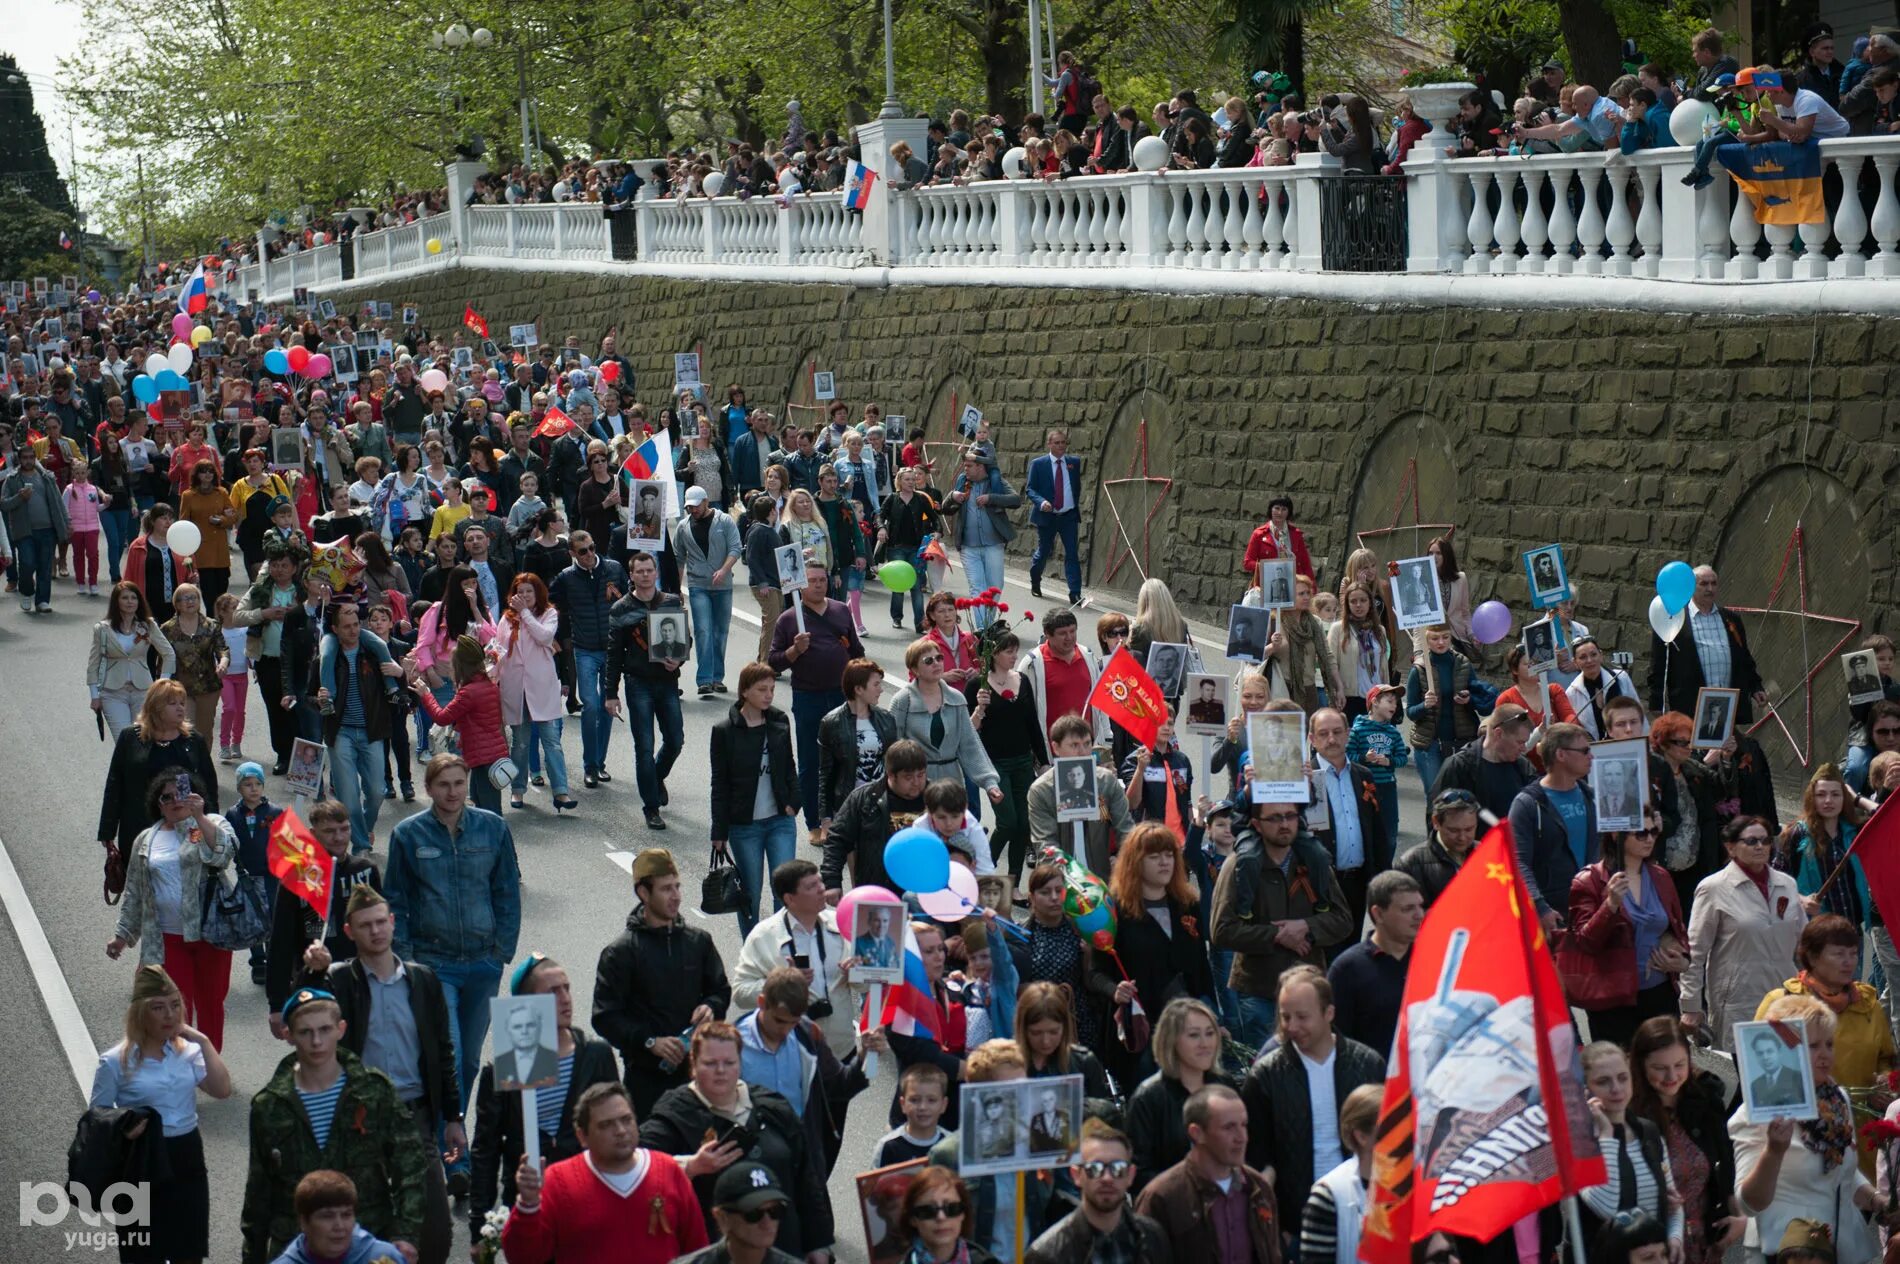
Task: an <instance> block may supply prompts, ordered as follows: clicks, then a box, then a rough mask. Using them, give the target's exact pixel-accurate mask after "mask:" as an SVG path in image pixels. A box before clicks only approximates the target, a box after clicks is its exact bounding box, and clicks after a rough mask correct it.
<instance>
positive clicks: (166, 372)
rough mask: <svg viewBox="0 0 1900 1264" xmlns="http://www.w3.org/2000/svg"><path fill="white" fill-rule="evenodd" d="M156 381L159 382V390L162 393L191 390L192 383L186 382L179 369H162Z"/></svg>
mask: <svg viewBox="0 0 1900 1264" xmlns="http://www.w3.org/2000/svg"><path fill="white" fill-rule="evenodd" d="M156 381H157V382H158V389H159V390H161V391H188V390H190V389H191V383H190V382H188V381H186V380H185V375H184V374H182V373H180V372H179V371H178V370H177V369H161V370H160V371H159V374H158V377H157V379H156Z"/></svg>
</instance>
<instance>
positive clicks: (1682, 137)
mask: <svg viewBox="0 0 1900 1264" xmlns="http://www.w3.org/2000/svg"><path fill="white" fill-rule="evenodd" d="M1649 108H1650V109H1652V110H1653V109H1655V108H1656V107H1655V106H1653V105H1652V106H1650V107H1649ZM1715 116H1716V110H1715V107H1714V106H1713V105H1711V104H1709V103H1708V102H1707V101H1697V100H1695V99H1694V98H1693V97H1690V98H1684V99H1683V100H1681V101H1678V102H1677V103H1676V108H1675V109H1673V110H1671V111H1669V134H1670V135H1671V136H1672V137H1674V138H1675V141H1676V144H1678V145H1693V144H1695V143H1696V142H1697V141H1699V140H1701V139H1702V132H1703V129H1704V127H1706V126H1707V124H1708V123H1709V121H1710V120H1712V119H1714V118H1715Z"/></svg>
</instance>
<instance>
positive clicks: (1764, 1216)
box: [1728, 995, 1880, 1264]
mask: <svg viewBox="0 0 1900 1264" xmlns="http://www.w3.org/2000/svg"><path fill="white" fill-rule="evenodd" d="M1763 1017H1764V1018H1768V1019H1801V1020H1803V1021H1804V1022H1805V1023H1806V1025H1807V1042H1808V1063H1809V1065H1810V1066H1811V1067H1812V1068H1813V1070H1814V1093H1815V1105H1816V1106H1817V1108H1818V1110H1819V1117H1818V1118H1816V1119H1812V1120H1805V1121H1802V1122H1799V1123H1797V1122H1795V1121H1794V1120H1791V1119H1777V1120H1774V1121H1773V1122H1761V1123H1757V1122H1754V1121H1753V1120H1752V1119H1750V1117H1749V1112H1748V1107H1747V1106H1746V1105H1744V1106H1743V1107H1742V1108H1741V1109H1740V1110H1738V1111H1736V1112H1735V1114H1734V1115H1733V1116H1732V1117H1731V1118H1730V1119H1729V1129H1728V1130H1729V1135H1730V1136H1731V1137H1733V1138H1734V1140H1735V1195H1736V1198H1737V1199H1738V1200H1739V1201H1740V1203H1741V1206H1742V1210H1743V1211H1744V1212H1747V1213H1748V1214H1750V1215H1752V1216H1754V1217H1755V1234H1756V1236H1755V1239H1754V1241H1755V1242H1756V1243H1757V1244H1758V1250H1759V1251H1760V1254H1757V1255H1752V1256H1751V1257H1750V1258H1751V1259H1761V1258H1762V1257H1763V1256H1772V1255H1773V1254H1774V1253H1775V1252H1776V1251H1777V1250H1778V1249H1779V1247H1780V1245H1781V1240H1782V1235H1783V1234H1785V1233H1786V1232H1787V1230H1788V1223H1789V1221H1792V1220H1811V1221H1814V1222H1815V1223H1817V1224H1822V1225H1826V1226H1827V1228H1828V1229H1829V1231H1830V1232H1832V1234H1833V1235H1834V1245H1835V1251H1836V1257H1835V1258H1837V1259H1839V1260H1841V1261H1843V1264H1845V1261H1848V1260H1866V1261H1873V1260H1877V1259H1879V1258H1880V1240H1879V1237H1878V1235H1877V1234H1876V1233H1875V1232H1874V1230H1873V1228H1872V1227H1871V1226H1870V1225H1869V1224H1868V1223H1867V1220H1866V1218H1865V1217H1864V1216H1862V1215H1861V1213H1862V1212H1863V1211H1871V1210H1873V1209H1874V1208H1875V1207H1876V1206H1878V1204H1879V1202H1880V1198H1879V1196H1878V1194H1877V1193H1876V1192H1875V1190H1874V1187H1873V1185H1872V1183H1870V1182H1869V1181H1868V1179H1867V1178H1866V1176H1864V1175H1862V1173H1861V1170H1860V1164H1859V1163H1858V1162H1857V1161H1856V1159H1855V1150H1854V1134H1855V1123H1854V1107H1853V1103H1852V1102H1851V1101H1850V1100H1849V1099H1848V1096H1847V1090H1845V1089H1843V1088H1842V1087H1841V1086H1840V1085H1838V1084H1836V1083H1834V1030H1835V1018H1834V1012H1833V1011H1832V1010H1830V1009H1829V1008H1828V1007H1827V1006H1826V1005H1824V1004H1822V1003H1821V1002H1820V1001H1818V1000H1816V999H1814V998H1813V997H1811V996H1799V995H1797V996H1783V997H1781V998H1779V999H1778V1000H1776V1001H1775V1002H1774V1003H1773V1004H1771V1005H1770V1006H1769V1007H1768V1008H1767V1009H1766V1010H1765V1011H1764V1012H1763Z"/></svg>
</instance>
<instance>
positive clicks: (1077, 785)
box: [1055, 755, 1102, 825]
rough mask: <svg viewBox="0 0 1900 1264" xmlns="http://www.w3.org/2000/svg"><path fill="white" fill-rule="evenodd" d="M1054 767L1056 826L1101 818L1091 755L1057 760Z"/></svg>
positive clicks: (1093, 762) (1093, 760)
mask: <svg viewBox="0 0 1900 1264" xmlns="http://www.w3.org/2000/svg"><path fill="white" fill-rule="evenodd" d="M1055 768H1056V823H1057V824H1058V825H1067V824H1068V823H1069V822H1070V821H1093V820H1095V819H1096V818H1097V817H1098V816H1100V815H1101V810H1102V804H1101V799H1100V797H1099V796H1100V792H1099V789H1098V787H1097V786H1096V784H1095V768H1096V764H1095V756H1093V755H1074V756H1065V757H1061V758H1058V759H1057V760H1056V761H1055Z"/></svg>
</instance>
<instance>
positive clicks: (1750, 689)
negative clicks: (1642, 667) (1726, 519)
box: [1647, 566, 1768, 727]
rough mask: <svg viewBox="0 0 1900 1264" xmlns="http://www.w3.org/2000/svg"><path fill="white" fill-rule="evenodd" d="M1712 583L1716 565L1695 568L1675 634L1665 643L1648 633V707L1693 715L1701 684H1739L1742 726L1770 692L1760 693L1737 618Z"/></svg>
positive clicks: (1732, 686)
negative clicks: (1691, 591) (1717, 598)
mask: <svg viewBox="0 0 1900 1264" xmlns="http://www.w3.org/2000/svg"><path fill="white" fill-rule="evenodd" d="M1715 586H1716V575H1715V568H1714V567H1713V566H1698V567H1696V568H1695V595H1694V596H1692V597H1691V598H1690V599H1689V608H1688V609H1687V610H1685V611H1684V612H1683V614H1684V616H1685V617H1684V619H1683V621H1682V629H1681V630H1680V631H1678V632H1677V633H1676V639H1675V640H1673V641H1671V642H1669V643H1668V644H1667V645H1665V644H1663V641H1662V638H1661V637H1659V636H1657V635H1656V634H1655V633H1653V632H1652V633H1650V637H1649V682H1648V683H1649V688H1648V690H1647V693H1648V702H1649V709H1650V711H1651V712H1652V713H1656V712H1661V711H1678V712H1680V713H1682V714H1683V715H1694V714H1695V701H1696V695H1697V694H1698V693H1700V692H1701V691H1702V689H1703V688H1704V687H1705V686H1706V687H1710V688H1716V689H1739V690H1741V691H1742V697H1741V702H1740V703H1739V705H1738V706H1737V708H1736V711H1735V720H1736V723H1738V724H1740V725H1742V726H1743V727H1746V726H1748V725H1749V724H1752V723H1754V720H1755V712H1754V708H1755V707H1759V706H1766V705H1768V695H1767V694H1766V693H1764V692H1762V686H1761V672H1760V671H1758V670H1757V669H1756V667H1755V656H1754V655H1753V654H1751V653H1749V651H1748V636H1747V634H1746V633H1744V632H1743V631H1742V621H1741V618H1740V617H1739V616H1738V615H1737V614H1736V613H1735V612H1734V611H1733V610H1730V609H1728V608H1727V607H1726V606H1720V605H1717V604H1716V601H1715Z"/></svg>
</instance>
